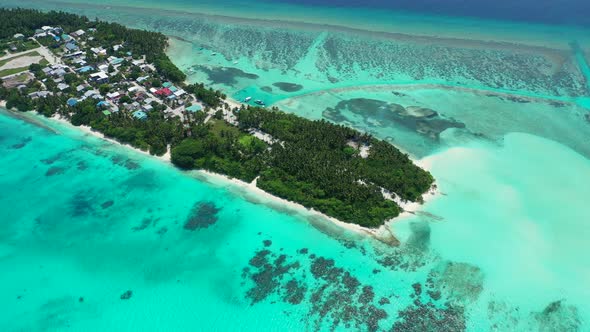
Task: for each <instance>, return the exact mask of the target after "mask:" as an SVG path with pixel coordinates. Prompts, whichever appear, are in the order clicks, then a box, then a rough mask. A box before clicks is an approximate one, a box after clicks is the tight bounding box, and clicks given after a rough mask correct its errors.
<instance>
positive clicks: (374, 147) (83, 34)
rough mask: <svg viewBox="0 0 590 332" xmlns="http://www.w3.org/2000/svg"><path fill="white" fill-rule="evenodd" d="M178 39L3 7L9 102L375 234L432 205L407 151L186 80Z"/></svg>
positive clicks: (2, 74)
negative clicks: (410, 206)
mask: <svg viewBox="0 0 590 332" xmlns="http://www.w3.org/2000/svg"><path fill="white" fill-rule="evenodd" d="M167 43H168V42H167V37H166V36H165V35H163V34H161V33H157V32H149V31H143V30H136V29H129V28H126V27H124V26H122V25H119V24H115V23H108V22H102V21H99V20H90V19H88V18H87V17H83V16H78V15H74V14H68V13H63V12H47V13H43V12H40V11H36V10H26V9H0V100H4V101H5V106H6V108H8V109H16V110H18V111H21V112H25V111H37V112H38V113H40V114H42V115H44V116H47V117H56V116H58V117H61V118H63V119H66V120H68V121H69V122H71V123H72V124H73V125H76V126H80V125H84V126H89V127H90V128H92V130H94V131H97V132H100V133H102V134H103V135H104V136H105V137H108V138H112V139H114V140H116V141H118V142H121V143H123V144H128V145H131V146H133V147H135V148H137V149H140V150H143V151H148V152H149V153H150V154H153V155H156V156H162V155H165V154H170V156H171V161H172V163H173V164H174V165H176V166H177V167H179V168H182V169H201V170H207V171H210V172H214V173H219V174H222V175H225V176H228V177H231V178H236V179H239V180H242V181H244V182H248V183H254V184H255V185H256V186H257V187H258V188H260V189H262V190H264V191H266V192H268V193H270V194H272V195H274V196H277V197H280V198H283V199H286V200H289V201H293V202H296V203H299V204H301V205H303V206H305V207H307V208H313V209H315V210H317V211H319V212H322V213H324V214H325V215H327V216H330V217H333V218H336V219H338V220H340V221H343V222H347V223H353V224H357V225H360V226H363V227H369V228H374V227H378V226H380V225H382V224H383V223H384V222H385V221H387V220H390V219H392V218H395V217H397V216H398V215H399V214H400V212H401V211H402V208H401V207H400V203H401V202H407V201H410V202H421V201H422V195H423V194H424V193H425V192H427V191H428V190H429V189H430V188H431V187H432V186H433V183H434V179H433V177H432V175H431V174H430V173H429V172H427V171H425V170H423V169H421V168H420V167H418V166H416V165H415V164H414V163H413V162H412V161H411V160H410V158H409V157H408V155H407V154H404V153H402V152H401V151H399V150H398V149H397V148H396V147H394V146H393V145H391V144H389V143H387V142H385V141H381V140H379V139H376V138H374V137H372V136H371V135H369V134H365V133H361V132H359V131H356V130H354V129H350V128H347V127H344V126H341V125H336V124H333V123H330V122H327V121H324V120H316V121H312V120H308V119H304V118H301V117H299V116H296V115H293V114H287V113H284V112H281V111H280V110H278V109H277V108H270V109H269V108H265V107H261V106H251V105H245V104H242V103H238V102H235V101H232V100H229V99H227V97H226V96H225V95H224V94H223V93H222V92H220V91H215V90H213V89H209V88H207V87H205V86H204V85H203V84H187V83H185V79H186V76H185V74H184V73H183V72H182V71H180V70H179V69H178V68H177V67H176V66H175V65H174V64H173V63H172V61H171V60H170V58H169V57H168V56H167V55H166V53H165V51H166V47H167ZM259 104H262V103H259Z"/></svg>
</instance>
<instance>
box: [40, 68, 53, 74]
mask: <svg viewBox="0 0 590 332" xmlns="http://www.w3.org/2000/svg"><path fill="white" fill-rule="evenodd" d="M41 71H42V72H43V73H44V74H46V75H49V74H50V73H51V72H52V71H53V69H51V67H45V68H43V69H41Z"/></svg>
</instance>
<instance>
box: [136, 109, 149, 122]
mask: <svg viewBox="0 0 590 332" xmlns="http://www.w3.org/2000/svg"><path fill="white" fill-rule="evenodd" d="M133 117H134V118H136V119H138V120H145V119H147V114H145V112H144V111H135V112H133Z"/></svg>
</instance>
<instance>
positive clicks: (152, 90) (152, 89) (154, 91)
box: [150, 88, 158, 93]
mask: <svg viewBox="0 0 590 332" xmlns="http://www.w3.org/2000/svg"><path fill="white" fill-rule="evenodd" d="M156 91H158V89H156V88H150V92H151V93H156Z"/></svg>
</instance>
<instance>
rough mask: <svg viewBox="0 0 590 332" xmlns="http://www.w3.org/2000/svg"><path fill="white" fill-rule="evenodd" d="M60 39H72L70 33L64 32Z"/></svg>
mask: <svg viewBox="0 0 590 332" xmlns="http://www.w3.org/2000/svg"><path fill="white" fill-rule="evenodd" d="M61 39H63V40H64V41H66V42H67V41H70V40H71V39H72V37H70V35H68V34H65V33H64V34H63V35H61Z"/></svg>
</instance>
